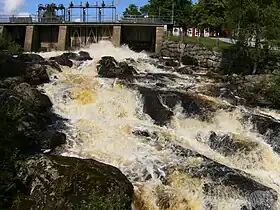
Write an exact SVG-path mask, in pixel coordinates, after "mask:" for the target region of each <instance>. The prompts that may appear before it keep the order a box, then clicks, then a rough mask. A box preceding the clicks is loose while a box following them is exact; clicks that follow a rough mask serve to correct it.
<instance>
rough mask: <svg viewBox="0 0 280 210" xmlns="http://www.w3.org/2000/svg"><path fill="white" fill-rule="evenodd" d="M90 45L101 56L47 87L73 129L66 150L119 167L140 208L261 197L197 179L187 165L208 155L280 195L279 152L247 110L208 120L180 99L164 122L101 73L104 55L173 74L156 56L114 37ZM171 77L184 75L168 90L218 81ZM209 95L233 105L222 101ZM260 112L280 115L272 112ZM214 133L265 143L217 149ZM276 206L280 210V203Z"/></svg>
mask: <svg viewBox="0 0 280 210" xmlns="http://www.w3.org/2000/svg"><path fill="white" fill-rule="evenodd" d="M85 50H86V51H88V52H89V53H90V54H91V56H92V57H93V58H94V59H93V61H87V62H84V63H82V64H76V67H73V68H64V69H63V72H61V73H59V74H57V75H56V77H57V78H58V79H54V80H53V81H52V82H51V83H49V84H46V85H44V86H43V87H42V88H43V89H44V91H45V92H46V94H47V95H48V96H49V97H50V99H51V100H52V102H53V104H54V105H53V109H54V112H55V113H57V114H58V115H61V116H62V117H63V118H66V119H68V120H69V121H68V124H67V129H66V130H65V131H63V132H65V133H66V134H67V139H68V144H67V146H66V148H65V151H64V152H63V155H68V156H77V157H82V158H93V159H96V160H98V161H101V162H104V163H107V164H110V165H113V166H115V167H117V168H119V169H120V170H121V171H122V172H123V173H124V174H125V175H126V176H127V177H128V179H129V180H130V181H131V182H132V183H133V185H134V189H135V190H134V191H135V193H134V202H133V209H135V210H136V209H141V210H142V209H151V210H156V209H170V210H181V209H182V210H186V209H189V210H203V209H213V210H216V209H217V210H220V209H227V210H230V209H241V208H242V207H244V205H247V204H248V202H249V201H250V199H251V200H252V199H258V190H257V191H256V192H252V191H250V195H249V199H248V196H247V197H246V195H245V194H244V193H242V192H241V191H242V189H238V188H234V187H232V186H230V185H224V184H219V182H220V181H219V180H218V181H217V180H215V179H213V178H211V177H210V176H192V175H191V174H190V173H188V172H187V171H186V170H183V169H184V168H189V169H190V168H194V167H196V166H199V165H201V164H202V162H203V161H204V159H205V158H209V159H210V160H213V161H215V163H219V164H222V165H225V166H227V167H229V168H233V169H240V170H241V171H242V173H243V172H244V173H246V174H245V175H244V176H250V177H251V178H252V179H254V180H256V181H257V182H259V183H261V184H262V185H264V186H266V187H269V188H272V189H273V190H274V191H275V192H276V194H279V193H280V158H279V155H278V154H276V153H275V152H274V151H273V149H272V148H271V147H270V146H269V145H268V144H267V143H266V142H265V139H264V137H263V136H261V135H259V134H258V133H256V132H254V131H252V125H251V124H250V123H249V122H247V123H244V122H243V121H242V120H240V119H241V118H242V115H243V113H244V109H245V108H244V107H236V108H234V110H231V111H229V110H225V109H223V110H222V109H221V110H218V111H217V112H215V113H214V115H213V117H212V119H211V120H210V121H202V120H200V119H199V118H192V117H188V116H187V115H186V114H184V112H183V108H182V106H181V105H180V104H177V105H176V106H175V108H174V109H173V113H174V116H173V117H172V119H171V121H170V123H169V124H168V125H166V126H158V125H156V124H155V123H154V121H153V120H152V118H151V117H150V116H149V115H147V114H145V113H144V112H143V106H144V105H143V98H142V96H141V94H140V93H139V91H137V90H133V89H130V88H127V87H125V86H124V85H121V84H119V83H118V81H115V80H114V79H106V78H99V77H97V70H96V65H97V62H98V61H99V60H100V58H101V57H102V56H105V55H111V56H113V57H114V58H115V59H116V60H117V61H121V60H123V59H125V58H133V59H134V60H137V61H138V62H137V63H136V64H134V65H135V66H136V67H137V69H138V71H139V72H140V73H142V74H146V73H153V74H165V73H167V72H166V71H164V70H162V69H158V68H156V67H155V66H154V65H152V63H154V62H155V60H152V59H151V58H149V57H148V55H147V54H145V53H135V52H133V51H131V50H129V49H128V48H127V47H121V48H114V47H113V46H112V45H111V44H110V43H108V42H101V43H99V44H95V45H92V46H90V47H89V48H87V49H85ZM54 54H60V53H59V52H51V53H44V54H42V55H43V56H44V57H49V56H53V55H54ZM168 74H174V75H175V76H176V77H175V78H176V79H175V80H174V79H173V80H168V79H166V81H165V85H166V86H165V89H170V90H171V89H175V90H177V91H179V90H181V91H182V92H184V89H185V87H188V86H191V85H193V86H192V90H193V91H194V92H196V91H197V90H199V89H201V88H202V87H203V85H205V84H206V83H207V82H208V83H209V82H211V81H209V80H204V79H203V78H200V80H198V79H197V78H194V77H193V76H186V75H180V74H178V73H170V72H168ZM134 83H136V84H137V85H138V86H145V87H153V86H154V85H155V84H154V82H153V81H149V80H146V81H144V80H141V81H140V80H139V81H137V80H136V81H134ZM201 97H206V98H207V100H212V101H213V103H219V104H224V105H225V106H228V103H227V102H225V101H223V100H221V99H219V98H211V97H207V96H205V95H202V96H201ZM253 111H254V112H257V113H260V114H261V113H266V114H269V115H272V116H274V117H279V116H280V115H278V114H277V113H276V112H274V111H272V110H258V109H255V110H253ZM136 131H138V132H139V131H143V132H144V131H145V132H146V133H148V135H147V136H146V137H145V136H143V135H135V132H136ZM211 131H214V132H215V133H216V134H219V135H223V134H229V135H232V136H234V137H235V139H238V141H241V142H243V143H244V142H245V143H244V144H247V143H248V144H250V143H252V144H254V145H257V146H255V147H254V149H253V150H250V151H248V152H243V151H237V152H235V153H233V154H231V155H224V154H223V153H221V152H219V151H216V150H215V149H212V148H211V147H210V146H209V135H210V133H211ZM198 137H199V138H198ZM171 145H179V146H180V148H183V149H186V150H187V149H189V150H191V151H195V152H197V153H199V154H201V155H203V157H201V156H196V155H194V156H190V157H186V156H184V155H178V152H176V151H175V150H174V148H172V146H171ZM213 183H216V184H215V187H213V188H212V191H213V192H211V193H206V190H205V186H206V185H207V184H208V185H209V186H212V185H211V184H213ZM217 183H218V184H217ZM213 186H214V185H213ZM278 196H279V195H278ZM252 203H254V202H251V204H250V205H251V206H253V205H252ZM250 205H249V206H250ZM247 206H248V205H247ZM252 208H253V207H252ZM254 208H255V209H257V207H254ZM248 209H250V208H248ZM263 209H265V208H263ZM268 209H280V205H279V203H278V201H276V202H275V203H274V206H273V207H270V208H268Z"/></svg>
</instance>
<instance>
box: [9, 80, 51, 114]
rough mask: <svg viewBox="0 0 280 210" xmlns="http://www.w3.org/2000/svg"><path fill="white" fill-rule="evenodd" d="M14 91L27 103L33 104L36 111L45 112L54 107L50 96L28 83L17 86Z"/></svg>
mask: <svg viewBox="0 0 280 210" xmlns="http://www.w3.org/2000/svg"><path fill="white" fill-rule="evenodd" d="M14 91H15V92H16V93H17V94H18V95H19V96H20V97H21V98H22V99H23V100H24V103H25V104H26V105H31V107H32V108H33V109H34V110H36V111H39V112H45V111H48V110H49V109H50V108H51V107H52V103H51V101H50V99H49V97H48V96H46V95H44V94H42V93H41V92H40V91H39V90H37V89H35V88H33V87H31V86H30V85H29V84H28V83H21V84H19V85H17V86H15V87H14Z"/></svg>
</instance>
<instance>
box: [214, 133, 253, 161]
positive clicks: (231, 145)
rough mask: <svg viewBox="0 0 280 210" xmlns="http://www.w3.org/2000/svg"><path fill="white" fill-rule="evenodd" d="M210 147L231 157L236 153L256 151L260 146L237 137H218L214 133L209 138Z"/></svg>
mask: <svg viewBox="0 0 280 210" xmlns="http://www.w3.org/2000/svg"><path fill="white" fill-rule="evenodd" d="M209 146H210V147H211V148H212V149H213V150H216V151H217V152H219V153H221V154H223V155H224V156H230V155H233V154H235V153H236V152H249V151H252V150H254V149H255V148H256V147H257V146H258V144H257V143H256V142H252V141H250V140H249V139H242V136H237V135H233V134H232V135H228V134H226V135H221V136H219V135H217V134H216V133H215V132H212V133H211V134H210V136H209Z"/></svg>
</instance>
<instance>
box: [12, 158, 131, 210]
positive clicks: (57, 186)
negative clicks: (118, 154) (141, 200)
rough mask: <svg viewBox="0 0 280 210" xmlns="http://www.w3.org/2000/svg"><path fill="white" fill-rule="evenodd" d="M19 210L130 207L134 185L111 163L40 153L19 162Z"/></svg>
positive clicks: (103, 209) (99, 209)
mask: <svg viewBox="0 0 280 210" xmlns="http://www.w3.org/2000/svg"><path fill="white" fill-rule="evenodd" d="M18 171H19V172H18V182H20V183H21V184H22V188H24V189H25V190H24V191H25V195H24V196H21V199H19V200H18V201H17V206H19V207H20V208H21V209H34V210H35V209H45V210H48V209H50V210H53V209H98V210H108V209H122V210H125V209H131V202H132V195H133V186H132V184H131V183H130V182H129V181H128V180H127V178H126V177H125V176H124V175H123V174H122V173H121V172H120V170H118V169H117V168H115V167H113V166H109V165H106V164H103V163H100V162H97V161H95V160H83V159H77V158H71V157H61V156H45V155H39V156H35V157H31V158H29V159H27V160H26V161H24V162H22V163H21V164H20V166H19V170H18Z"/></svg>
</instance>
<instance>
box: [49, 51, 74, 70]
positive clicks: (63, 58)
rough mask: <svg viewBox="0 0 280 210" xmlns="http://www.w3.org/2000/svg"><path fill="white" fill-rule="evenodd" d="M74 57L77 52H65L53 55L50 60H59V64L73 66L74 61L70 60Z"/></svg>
mask: <svg viewBox="0 0 280 210" xmlns="http://www.w3.org/2000/svg"><path fill="white" fill-rule="evenodd" d="M72 57H76V54H75V53H63V54H62V55H59V56H56V57H51V58H50V60H53V61H55V62H57V63H58V64H59V65H62V66H68V67H70V68H71V67H72V66H73V62H72V61H71V60H70V59H71V58H72Z"/></svg>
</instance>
